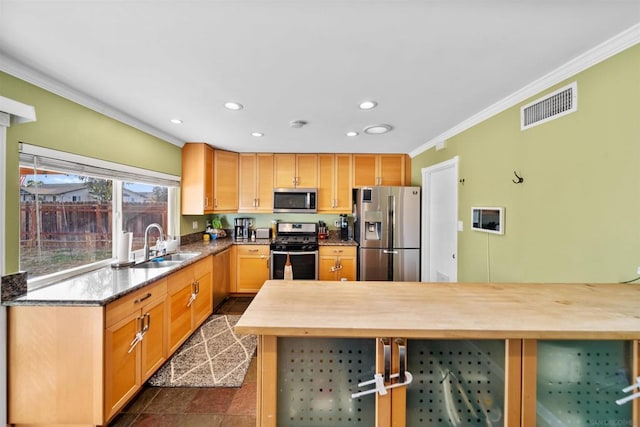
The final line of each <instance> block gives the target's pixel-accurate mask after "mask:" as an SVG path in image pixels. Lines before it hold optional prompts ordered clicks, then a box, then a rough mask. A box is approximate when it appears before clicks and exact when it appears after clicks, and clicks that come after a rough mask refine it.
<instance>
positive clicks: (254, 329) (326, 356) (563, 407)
mask: <svg viewBox="0 0 640 427" xmlns="http://www.w3.org/2000/svg"><path fill="white" fill-rule="evenodd" d="M639 301H640V286H636V285H628V284H627V285H623V284H550V283H546V284H521V283H516V284H510V283H500V284H498V283H489V284H487V283H409V282H395V283H394V282H344V281H343V282H322V281H267V282H266V283H265V284H264V286H263V287H262V289H261V290H260V292H259V293H258V294H257V295H256V297H255V299H254V300H253V302H252V303H251V305H250V306H249V308H248V309H247V310H246V311H245V313H244V314H243V316H242V318H241V319H240V320H239V322H238V323H237V325H236V328H235V330H236V332H237V333H240V334H255V335H258V337H259V340H258V342H259V346H258V419H257V425H259V426H269V425H278V426H287V425H291V426H294V425H297V426H304V425H363V426H364V425H376V426H390V425H407V426H412V425H416V426H417V425H434V426H440V425H442V426H449V425H471V426H473V425H483V426H484V425H493V426H497V425H504V426H516V425H521V426H532V427H533V426H536V425H586V424H587V423H594V422H596V423H603V422H606V423H609V424H611V423H628V424H624V425H638V424H637V423H638V404H637V400H634V401H632V402H631V403H624V404H616V402H615V400H619V399H620V398H624V397H625V396H626V395H627V394H628V393H625V392H623V391H622V388H624V387H625V386H627V385H629V384H631V383H633V382H635V378H636V377H637V376H638V375H639V372H640V370H639V369H638V366H639V364H640V363H639V360H638V359H639V357H638V354H639V353H640V351H639V348H638V340H639V339H640V306H639V304H638V302H639ZM407 355H408V356H407ZM496 356H497V357H496ZM387 358H388V359H389V360H387ZM356 359H357V360H356ZM407 359H408V361H407ZM427 366H428V367H429V368H426V367H427ZM435 366H437V367H438V368H437V369H435V368H434V367H435ZM467 366H468V367H469V368H467ZM475 366H477V367H478V370H477V372H476V371H475V370H474V369H472V368H471V367H475ZM556 366H558V367H561V368H556ZM605 366H606V368H604V367H605ZM389 367H391V368H390V372H391V374H392V375H391V377H390V378H389V377H388V376H384V388H385V389H386V390H387V391H388V392H384V391H383V392H382V393H380V390H378V392H375V390H373V392H371V390H369V392H366V390H367V389H371V388H375V387H376V384H375V376H376V375H382V373H383V372H384V371H385V368H386V369H387V370H389ZM405 370H406V371H407V372H409V371H410V372H412V375H411V374H409V375H406V376H405V374H404V371H405ZM336 371H339V372H340V373H336ZM328 372H331V373H330V374H329V373H328ZM335 375H337V377H336V376H335ZM394 375H395V378H394ZM421 375H422V376H421ZM429 375H431V376H432V377H433V378H430V377H429ZM565 377H568V378H565ZM347 378H348V379H347ZM399 378H404V381H400V379H399ZM407 378H409V379H407ZM447 378H449V379H448V380H446V379H447ZM463 378H464V379H463ZM411 379H413V383H411ZM367 380H369V381H370V383H369V384H367V383H366V381H367ZM465 381H466V382H465ZM363 382H364V383H365V384H361V383H363ZM447 382H448V383H449V384H448V387H449V388H446V387H445V386H447ZM603 383H606V387H603ZM426 384H432V385H430V386H429V385H426ZM485 386H486V389H485V388H484V387H485ZM380 387H381V386H380ZM429 387H431V388H429ZM443 387H444V389H442V388H443ZM567 387H569V388H570V389H568V390H567ZM571 387H573V388H571ZM576 387H577V388H576ZM476 388H477V390H476ZM465 390H466V391H465ZM603 390H606V396H605V395H604V394H602V393H604V392H603ZM327 391H329V393H328V395H327ZM363 391H365V393H364V395H362V394H361V395H358V393H359V392H363ZM636 391H637V390H636ZM467 392H468V393H470V394H473V395H469V396H466V393H467ZM354 394H355V396H354ZM460 394H464V396H462V395H460ZM426 395H429V396H432V395H439V396H440V398H434V399H429V400H425V399H424V397H425V396H426ZM454 395H455V396H454ZM585 395H586V396H591V399H593V400H591V399H590V398H589V397H585ZM374 396H375V397H374ZM448 396H449V397H452V396H453V398H452V399H451V402H453V403H451V402H449V400H448V399H449V397H448ZM581 396H582V398H581ZM434 397H437V396H434ZM563 399H569V400H568V401H567V400H563ZM438 402H439V403H438ZM443 402H444V403H443ZM447 402H449V403H447ZM456 402H457V403H456ZM461 402H463V403H461ZM464 402H467V403H468V404H465V403H464ZM473 402H477V403H473ZM472 403H473V404H472ZM456 405H457V409H456ZM545 405H546V406H545ZM473 408H475V409H473ZM367 413H371V414H375V415H371V416H370V417H368V416H367V415H364V414H367ZM427 413H428V414H431V415H429V416H426V415H425V414H427ZM346 414H352V416H346ZM596 414H599V415H596ZM425 416H426V418H425ZM429 417H432V418H429ZM465 417H466V418H465ZM338 418H340V419H341V420H342V419H344V421H339V420H338ZM458 418H460V419H458ZM418 419H419V420H423V421H422V422H426V424H421V423H420V422H418V421H416V420H418ZM328 420H331V422H329V421H328ZM429 420H431V421H429ZM438 420H439V421H438ZM427 421H429V422H427ZM559 422H563V423H564V424H557V423H559ZM323 423H324V424H323ZM553 423H556V424H553ZM631 423H634V424H631ZM609 424H606V425H609ZM598 425H600V424H598ZM602 425H605V424H602Z"/></svg>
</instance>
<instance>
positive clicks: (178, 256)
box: [162, 252, 200, 261]
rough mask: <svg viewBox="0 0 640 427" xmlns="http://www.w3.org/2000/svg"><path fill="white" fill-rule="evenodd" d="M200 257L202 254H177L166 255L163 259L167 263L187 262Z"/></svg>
mask: <svg viewBox="0 0 640 427" xmlns="http://www.w3.org/2000/svg"><path fill="white" fill-rule="evenodd" d="M198 255H200V252H177V253H175V254H170V255H164V256H163V257H162V259H164V260H165V261H186V260H188V259H191V258H195V257H197V256H198Z"/></svg>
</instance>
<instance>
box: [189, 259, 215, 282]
mask: <svg viewBox="0 0 640 427" xmlns="http://www.w3.org/2000/svg"><path fill="white" fill-rule="evenodd" d="M211 266H212V262H211V257H210V256H208V257H206V258H204V259H201V260H200V261H198V262H196V263H195V264H193V272H194V274H195V277H202V276H204V275H205V274H207V273H209V272H211Z"/></svg>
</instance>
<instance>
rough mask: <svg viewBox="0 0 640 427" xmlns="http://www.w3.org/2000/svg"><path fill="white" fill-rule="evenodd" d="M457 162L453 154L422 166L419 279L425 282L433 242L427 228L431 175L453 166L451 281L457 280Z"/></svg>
mask: <svg viewBox="0 0 640 427" xmlns="http://www.w3.org/2000/svg"><path fill="white" fill-rule="evenodd" d="M458 163H459V156H455V157H453V158H451V159H449V160H446V161H444V162H440V163H437V164H435V165H432V166H429V167H426V168H422V169H421V174H422V227H421V228H422V238H421V240H422V255H421V265H422V268H421V281H423V282H427V281H429V279H428V278H429V276H430V273H431V265H430V256H431V251H432V249H433V248H432V245H433V242H431V239H430V236H429V230H430V225H431V219H432V212H431V209H432V208H433V207H432V206H431V205H430V202H429V201H430V197H431V186H432V184H433V183H432V180H431V175H432V174H433V173H435V172H440V171H442V170H445V169H449V168H453V171H454V182H452V183H449V184H452V188H454V194H453V195H452V197H453V203H454V212H455V224H456V226H455V228H454V229H453V230H451V233H452V235H453V236H454V239H453V241H454V249H455V250H454V254H455V267H456V268H455V276H454V277H451V278H450V279H451V281H452V282H457V281H458V257H457V254H458V225H457V224H458V185H457V184H458Z"/></svg>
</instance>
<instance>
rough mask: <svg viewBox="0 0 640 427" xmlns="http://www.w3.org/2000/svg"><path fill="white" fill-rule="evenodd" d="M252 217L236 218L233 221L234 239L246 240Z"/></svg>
mask: <svg viewBox="0 0 640 427" xmlns="http://www.w3.org/2000/svg"><path fill="white" fill-rule="evenodd" d="M252 225H253V218H236V219H235V220H234V221H233V226H234V227H233V238H234V239H235V240H248V239H249V233H250V232H251V231H250V230H251V226H252Z"/></svg>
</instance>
